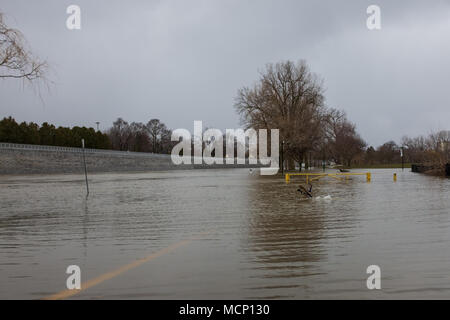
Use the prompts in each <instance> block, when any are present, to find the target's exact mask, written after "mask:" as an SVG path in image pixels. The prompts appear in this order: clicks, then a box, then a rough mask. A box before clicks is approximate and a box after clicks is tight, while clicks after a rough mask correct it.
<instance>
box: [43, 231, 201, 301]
mask: <svg viewBox="0 0 450 320" xmlns="http://www.w3.org/2000/svg"><path fill="white" fill-rule="evenodd" d="M208 233H210V231H208V232H202V233H200V234H198V235H197V236H194V237H192V238H190V239H187V240H183V241H180V242H177V243H174V244H172V245H170V246H168V247H166V248H164V249H161V250H159V251H157V252H155V253H152V254H151V255H149V256H147V257H145V258H141V259H138V260H136V261H134V262H131V263H129V264H127V265H124V266H122V267H120V268H118V269H116V270H113V271H110V272H107V273H104V274H102V275H101V276H98V277H96V278H94V279H91V280H88V281H86V282H83V283H81V289H78V290H77V289H73V290H69V289H67V290H63V291H60V292H58V293H55V294H53V295H51V296H48V297H45V298H43V299H42V300H62V299H66V298H70V297H72V296H74V295H76V294H79V293H80V292H82V291H84V290H87V289H89V288H91V287H94V286H96V285H98V284H100V283H102V282H104V281H106V280H109V279H112V278H115V277H117V276H119V275H121V274H122V273H124V272H126V271H128V270H131V269H134V268H136V267H139V266H140V265H141V264H143V263H145V262H148V261H151V260H153V259H156V258H158V257H160V256H162V255H164V254H167V253H170V252H172V251H174V250H175V249H178V248H180V247H182V246H185V245H187V244H189V243H191V242H192V241H194V240H198V239H200V238H201V236H204V235H206V234H208Z"/></svg>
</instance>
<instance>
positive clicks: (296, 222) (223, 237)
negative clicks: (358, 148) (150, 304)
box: [0, 169, 450, 299]
mask: <svg viewBox="0 0 450 320" xmlns="http://www.w3.org/2000/svg"><path fill="white" fill-rule="evenodd" d="M408 171H409V170H408ZM408 171H407V170H405V171H404V172H402V171H401V170H371V172H372V182H371V183H367V182H366V181H365V177H364V176H362V177H354V178H352V180H349V181H336V180H333V179H323V180H322V181H319V182H315V183H314V188H313V192H314V195H315V196H316V197H319V196H320V199H313V200H304V199H302V198H301V197H300V195H299V193H298V192H297V191H296V189H297V187H298V182H300V178H298V177H294V178H292V179H291V183H290V184H286V183H285V182H284V179H283V178H282V177H281V176H258V175H255V174H253V175H250V174H249V170H248V169H221V170H215V169H208V170H191V171H170V172H154V173H133V174H96V175H91V176H90V189H91V195H90V197H89V199H88V200H86V199H85V185H84V177H83V176H82V175H78V176H75V175H51V176H47V175H45V176H44V175H40V176H1V177H0V298H2V299H11V298H23V299H41V298H45V297H48V296H49V295H52V294H55V293H58V292H60V291H62V290H64V289H66V279H67V277H68V275H67V274H66V268H67V266H69V265H78V266H79V267H80V268H81V278H82V282H86V281H89V280H90V279H96V278H97V277H99V276H102V275H104V274H108V273H109V272H111V271H115V270H120V268H121V267H123V266H126V265H129V264H130V263H133V262H136V261H137V259H140V258H145V257H150V258H148V259H147V260H146V261H144V262H143V263H141V264H139V265H135V266H133V267H130V268H129V269H127V270H125V271H124V270H122V271H123V272H119V273H118V274H109V275H110V276H109V277H107V278H106V279H103V280H102V281H100V282H96V283H95V284H94V285H93V286H91V287H89V288H88V289H85V290H82V291H81V292H79V293H78V294H77V295H74V296H72V297H70V298H71V299H197V298H198V299H240V298H245V299H247V298H249V299H316V298H324V299H350V298H355V299H378V298H383V299H402V298H406V299H410V298H413V299H416V298H425V299H427V298H438V299H439V298H442V299H448V298H450V198H449V192H450V180H449V179H441V178H437V177H429V176H425V175H420V174H414V173H411V172H408ZM394 172H397V173H398V181H397V182H396V183H394V182H393V179H392V175H393V173H394ZM328 195H329V196H330V197H331V199H323V198H324V197H325V196H328ZM205 232H206V233H205ZM186 239H188V241H187V242H186V241H184V240H186ZM183 241H184V242H183ZM174 244H175V247H173V245H174ZM171 246H172V247H171ZM168 247H169V248H171V249H167V248H168ZM373 264H375V265H378V266H379V267H380V268H381V287H382V288H381V290H368V289H367V287H366V280H367V277H368V276H369V275H368V274H366V268H367V267H368V266H369V265H373ZM82 289H83V288H82Z"/></svg>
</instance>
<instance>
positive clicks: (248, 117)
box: [235, 60, 326, 162]
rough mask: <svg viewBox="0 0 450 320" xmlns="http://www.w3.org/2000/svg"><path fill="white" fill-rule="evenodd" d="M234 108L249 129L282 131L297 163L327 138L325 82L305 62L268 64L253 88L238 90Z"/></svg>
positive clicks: (289, 153)
mask: <svg viewBox="0 0 450 320" xmlns="http://www.w3.org/2000/svg"><path fill="white" fill-rule="evenodd" d="M235 108H236V110H237V112H238V113H239V114H240V116H241V120H242V123H243V124H244V125H245V126H246V127H247V128H254V129H279V130H280V139H282V140H283V141H284V151H285V152H286V153H287V154H288V155H289V156H290V157H291V158H292V159H294V160H295V161H297V162H302V161H303V159H304V157H305V156H306V153H307V152H308V151H312V150H314V149H315V148H317V147H318V144H319V142H320V141H321V139H322V138H323V135H324V126H323V124H324V120H325V119H326V108H325V106H324V96H323V86H322V81H321V80H320V79H319V78H318V77H317V76H316V75H315V74H314V73H312V72H311V71H310V70H309V67H308V65H307V64H306V62H305V61H303V60H301V61H299V62H298V63H294V62H292V61H285V62H280V63H277V64H275V65H274V64H268V65H267V66H266V69H265V70H264V71H262V72H260V79H259V80H258V82H257V83H256V84H255V85H254V87H252V88H249V87H244V88H242V89H240V90H239V91H238V96H237V98H236V101H235Z"/></svg>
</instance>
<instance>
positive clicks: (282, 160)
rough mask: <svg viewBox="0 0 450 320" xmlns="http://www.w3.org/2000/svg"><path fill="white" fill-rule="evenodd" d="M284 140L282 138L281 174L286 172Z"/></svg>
mask: <svg viewBox="0 0 450 320" xmlns="http://www.w3.org/2000/svg"><path fill="white" fill-rule="evenodd" d="M283 147H284V140H281V153H280V157H281V159H280V164H281V174H284V157H283V151H284V148H283Z"/></svg>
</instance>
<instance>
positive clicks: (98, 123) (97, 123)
mask: <svg viewBox="0 0 450 320" xmlns="http://www.w3.org/2000/svg"><path fill="white" fill-rule="evenodd" d="M95 124H96V125H97V131H100V130H99V125H100V122H98V121H97V122H95Z"/></svg>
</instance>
